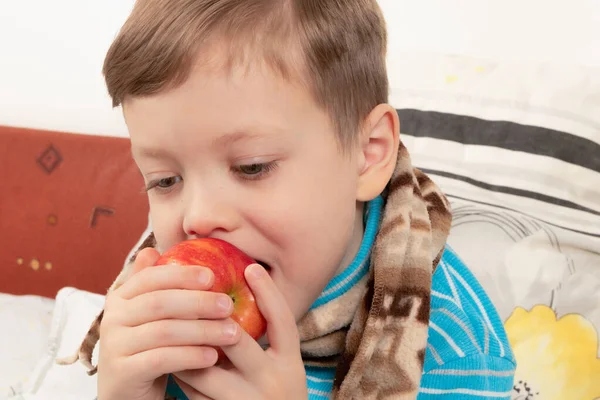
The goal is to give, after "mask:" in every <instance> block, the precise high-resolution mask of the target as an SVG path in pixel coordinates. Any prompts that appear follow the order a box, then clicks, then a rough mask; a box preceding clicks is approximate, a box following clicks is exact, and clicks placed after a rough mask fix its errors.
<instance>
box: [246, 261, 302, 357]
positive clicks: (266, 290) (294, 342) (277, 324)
mask: <svg viewBox="0 0 600 400" xmlns="http://www.w3.org/2000/svg"><path fill="white" fill-rule="evenodd" d="M245 277H246V281H247V282H248V285H249V286H250V289H252V293H254V297H255V298H256V303H257V304H258V308H259V309H260V312H261V313H262V314H263V316H264V317H265V319H266V320H267V336H268V338H269V344H270V346H271V348H272V349H273V350H274V351H275V352H276V353H279V354H283V355H294V356H297V355H298V354H300V339H299V336H298V329H297V327H296V320H295V318H294V315H293V314H292V312H291V311H290V309H289V307H288V305H287V301H286V299H285V297H283V295H282V294H281V292H280V291H279V289H278V288H277V286H275V283H274V282H273V280H272V279H271V277H270V276H269V274H268V273H267V271H265V269H264V268H263V267H262V266H260V265H259V264H252V265H250V266H249V267H248V268H246V271H245Z"/></svg>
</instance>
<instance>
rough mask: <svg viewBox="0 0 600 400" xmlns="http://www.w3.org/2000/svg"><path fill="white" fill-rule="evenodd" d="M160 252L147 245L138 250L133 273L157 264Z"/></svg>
mask: <svg viewBox="0 0 600 400" xmlns="http://www.w3.org/2000/svg"><path fill="white" fill-rule="evenodd" d="M159 257H160V254H159V253H158V251H156V249H154V248H152V247H147V248H145V249H142V250H140V251H139V252H138V254H137V255H136V256H135V260H134V261H133V271H132V273H133V274H136V273H138V272H140V271H141V270H142V269H144V268H146V267H149V266H152V265H154V264H156V261H158V259H159Z"/></svg>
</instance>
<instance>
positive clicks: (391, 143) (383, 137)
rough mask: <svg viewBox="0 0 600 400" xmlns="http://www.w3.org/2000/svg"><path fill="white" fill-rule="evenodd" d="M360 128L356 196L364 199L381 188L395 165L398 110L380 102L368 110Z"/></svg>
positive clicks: (370, 196)
mask: <svg viewBox="0 0 600 400" xmlns="http://www.w3.org/2000/svg"><path fill="white" fill-rule="evenodd" d="M362 128H363V129H362V130H361V133H360V137H359V142H358V148H357V152H358V161H359V162H358V173H359V177H358V187H357V193H356V200H357V201H362V202H367V201H370V200H373V199H374V198H376V197H377V196H379V195H380V194H381V193H382V192H383V190H384V189H385V186H386V185H387V184H388V182H389V180H390V179H391V177H392V174H393V172H394V169H395V168H396V161H397V159H398V146H399V145H400V138H399V136H400V121H399V118H398V113H397V112H396V109H394V107H392V106H390V105H389V104H380V105H378V106H377V107H375V108H374V109H373V110H372V111H371V112H370V113H369V115H368V116H367V118H366V119H365V121H364V124H363V127H362Z"/></svg>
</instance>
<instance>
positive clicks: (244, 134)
mask: <svg viewBox="0 0 600 400" xmlns="http://www.w3.org/2000/svg"><path fill="white" fill-rule="evenodd" d="M267 136H269V135H266V134H261V133H256V132H252V131H251V130H246V129H245V130H243V131H236V132H231V133H227V134H225V135H223V136H220V137H218V138H216V139H215V140H214V142H213V144H214V145H215V146H222V147H227V146H229V145H232V144H233V143H235V142H239V141H242V140H252V139H262V138H265V137H267Z"/></svg>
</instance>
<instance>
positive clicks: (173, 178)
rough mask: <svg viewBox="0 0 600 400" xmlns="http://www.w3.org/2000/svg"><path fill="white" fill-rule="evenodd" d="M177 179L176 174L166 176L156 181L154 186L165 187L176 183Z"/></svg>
mask: <svg viewBox="0 0 600 400" xmlns="http://www.w3.org/2000/svg"><path fill="white" fill-rule="evenodd" d="M179 179H180V178H179V177H178V176H170V177H168V178H163V179H160V180H159V181H158V182H157V183H156V186H158V187H160V188H163V189H166V188H169V187H171V186H173V185H175V184H176V183H178V182H179Z"/></svg>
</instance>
